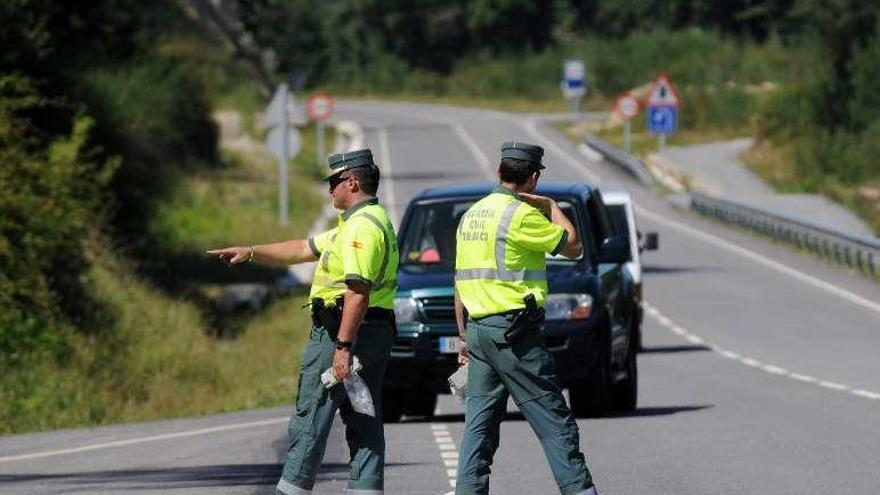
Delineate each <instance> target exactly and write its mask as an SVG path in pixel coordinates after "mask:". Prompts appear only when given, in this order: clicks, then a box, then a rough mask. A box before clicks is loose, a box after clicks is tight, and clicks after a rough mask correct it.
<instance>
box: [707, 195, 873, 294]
mask: <svg viewBox="0 0 880 495" xmlns="http://www.w3.org/2000/svg"><path fill="white" fill-rule="evenodd" d="M691 208H693V209H694V210H695V211H698V212H700V213H702V214H704V215H707V216H710V217H713V218H716V219H718V220H721V221H723V222H729V223H735V224H738V225H741V226H743V227H746V228H748V229H750V230H754V231H756V232H760V233H762V234H765V235H768V236H770V237H772V238H773V239H774V240H777V241H780V242H786V243H789V244H793V245H796V246H797V247H799V248H800V249H805V250H808V251H812V252H813V253H815V254H817V255H819V256H821V257H823V258H826V259H829V260H832V261H835V262H837V263H840V264H844V265H846V266H848V267H850V268H853V269H857V270H859V271H861V272H862V273H864V274H866V275H868V276H870V277H871V278H874V279H876V278H878V276H880V274H878V270H877V269H878V266H877V263H878V262H880V242H878V241H877V240H875V239H869V238H865V237H860V236H856V235H852V234H844V233H842V232H835V231H833V230H830V229H826V228H822V227H819V226H816V225H811V224H808V223H804V222H801V221H798V220H795V219H793V218H789V217H786V216H784V215H780V214H778V213H770V212H768V211H765V210H761V209H758V208H753V207H751V206H746V205H743V204H740V203H736V202H734V201H728V200H724V199H719V198H713V197H711V196H707V195H705V194H701V193H691Z"/></svg>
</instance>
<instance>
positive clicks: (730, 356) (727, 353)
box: [721, 351, 741, 359]
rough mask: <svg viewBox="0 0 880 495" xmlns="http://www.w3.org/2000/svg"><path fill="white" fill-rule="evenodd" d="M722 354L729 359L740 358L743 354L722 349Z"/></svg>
mask: <svg viewBox="0 0 880 495" xmlns="http://www.w3.org/2000/svg"><path fill="white" fill-rule="evenodd" d="M721 355H722V356H724V357H726V358H728V359H739V358H740V357H741V356H740V355H739V354H737V353H735V352H731V351H721Z"/></svg>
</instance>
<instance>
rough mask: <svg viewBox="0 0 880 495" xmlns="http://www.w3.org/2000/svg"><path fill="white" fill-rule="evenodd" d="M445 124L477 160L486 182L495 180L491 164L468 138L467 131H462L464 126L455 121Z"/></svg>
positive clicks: (470, 138)
mask: <svg viewBox="0 0 880 495" xmlns="http://www.w3.org/2000/svg"><path fill="white" fill-rule="evenodd" d="M446 124H447V125H448V126H449V127H451V128H452V130H453V132H455V135H456V136H457V137H458V139H460V140H461V142H462V143H464V145H465V147H466V148H467V149H468V151H470V152H471V155H473V157H474V159H476V160H477V163H479V164H480V172H481V173H482V174H483V177H485V178H486V179H487V180H495V170H493V169H492V162H491V161H490V160H489V157H487V156H486V154H485V153H483V150H481V149H480V147H479V146H477V143H476V142H474V139H473V138H472V137H470V136H469V135H468V133H467V131H466V130H465V129H464V126H463V125H461V124H459V123H458V122H455V121H448V122H446Z"/></svg>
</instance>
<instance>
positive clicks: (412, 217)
mask: <svg viewBox="0 0 880 495" xmlns="http://www.w3.org/2000/svg"><path fill="white" fill-rule="evenodd" d="M493 187H494V184H473V185H462V186H447V187H441V188H436V189H429V190H426V191H423V192H422V193H420V194H418V195H417V196H416V197H415V198H413V199H412V201H410V203H409V205H408V206H407V210H406V213H405V214H404V217H403V222H402V223H401V227H400V234H399V242H400V253H401V260H400V268H399V270H398V283H399V289H398V293H397V298H396V300H395V314H396V316H397V338H396V340H395V342H394V347H393V348H392V350H391V359H390V361H389V363H388V371H387V373H386V376H385V388H384V391H383V411H384V412H383V414H384V416H385V420H386V421H398V420H399V419H400V418H401V416H402V415H404V414H406V415H411V416H426V417H430V416H432V415H433V414H434V409H435V407H436V404H437V394H440V393H449V388H448V384H447V381H446V379H447V377H448V376H449V375H450V374H452V373H453V372H454V371H455V370H456V368H457V363H456V358H457V347H456V345H457V335H458V332H457V329H456V326H455V316H454V312H453V273H454V268H455V266H454V265H455V238H456V236H455V231H456V228H457V227H458V222H459V219H460V218H461V216H462V215H463V214H464V212H465V211H467V209H468V208H470V206H471V205H473V204H474V203H475V202H476V201H477V200H479V199H480V198H482V197H483V196H485V195H487V194H489V192H490V191H491V189H492V188H493ZM536 193H537V194H541V195H544V196H549V197H551V198H553V199H555V200H556V201H557V202H558V203H559V205H560V207H561V208H562V210H563V211H564V212H565V213H566V215H568V217H569V218H570V219H571V220H572V223H573V224H574V225H575V226H576V228H577V229H578V232H579V235H580V238H581V240H582V242H583V244H584V254H583V255H582V256H581V257H580V258H578V259H576V260H569V259H566V258H563V257H561V256H550V255H548V259H547V278H548V286H549V294H548V297H547V300H546V302H545V305H544V308H545V311H546V321H545V323H544V325H543V327H542V332H543V336H544V341H545V343H546V345H547V348H548V349H549V350H550V352H551V353H552V354H553V356H554V358H555V360H556V372H557V377H558V379H559V381H560V384H561V385H562V386H563V387H566V388H568V389H569V392H570V397H571V407H572V410H573V411H574V413H575V414H577V415H579V416H600V415H604V414H605V413H606V412H608V411H609V410H632V409H634V408H635V406H636V400H637V396H638V376H637V366H636V355H637V353H636V351H637V347H636V345H637V340H636V339H635V337H634V335H635V334H634V332H635V330H636V329H637V320H636V313H635V311H634V310H635V308H634V305H633V301H634V297H633V291H634V288H633V280H632V277H631V275H630V273H629V271H628V270H625V269H624V264H625V263H626V262H627V261H629V259H630V247H629V239H628V238H627V237H626V236H618V235H614V230H613V226H612V224H611V221H610V218H609V216H608V211H607V209H606V207H605V205H604V203H603V202H602V196H601V194H600V193H599V191H598V190H597V189H595V188H594V187H592V186H590V185H588V184H585V183H553V182H549V183H543V184H541V185H540V186H539V187H538V189H537V191H536Z"/></svg>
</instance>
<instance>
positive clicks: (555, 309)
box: [544, 294, 593, 320]
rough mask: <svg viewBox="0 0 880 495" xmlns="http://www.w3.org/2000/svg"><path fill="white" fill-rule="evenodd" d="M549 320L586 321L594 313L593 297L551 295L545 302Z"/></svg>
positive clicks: (546, 315)
mask: <svg viewBox="0 0 880 495" xmlns="http://www.w3.org/2000/svg"><path fill="white" fill-rule="evenodd" d="M544 312H545V317H546V318H547V319H548V320H586V319H587V318H589V317H590V313H592V312H593V296H591V295H589V294H549V295H548V296H547V299H545V300H544Z"/></svg>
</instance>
